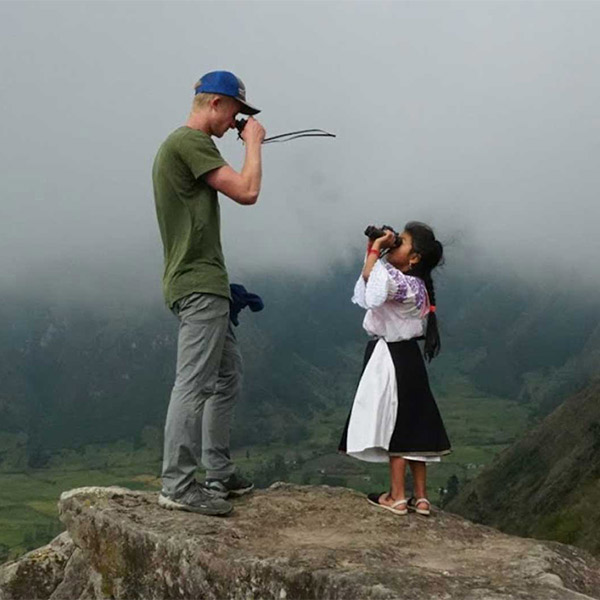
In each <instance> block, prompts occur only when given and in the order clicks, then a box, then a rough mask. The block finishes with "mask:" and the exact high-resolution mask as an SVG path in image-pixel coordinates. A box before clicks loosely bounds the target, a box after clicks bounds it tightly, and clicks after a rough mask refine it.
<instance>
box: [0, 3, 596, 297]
mask: <svg viewBox="0 0 600 600" xmlns="http://www.w3.org/2000/svg"><path fill="white" fill-rule="evenodd" d="M599 26H600V3H596V2H577V1H571V2H517V1H512V2H452V1H447V2H428V1H422V2H377V1H369V2H366V1H364V2H350V1H346V2H316V1H302V2H294V1H289V0H288V1H285V2H252V1H246V2H233V1H230V2H227V1H225V2H143V1H135V2H116V1H113V2H76V1H69V2H27V1H23V0H19V1H18V2H7V1H4V2H1V3H0V75H1V76H0V109H1V110H0V134H1V136H0V186H1V187H0V289H4V290H6V289H13V290H14V289H18V288H20V287H23V288H25V287H26V286H31V285H33V286H35V285H42V286H58V287H61V286H63V287H64V288H65V289H66V290H68V289H69V285H70V284H69V283H68V282H72V281H76V280H77V279H78V278H80V277H81V276H82V275H84V274H85V275H86V276H89V274H90V273H92V274H93V273H100V274H104V275H106V274H110V273H120V274H122V275H123V276H124V279H123V281H124V282H125V283H124V285H130V286H132V288H135V289H140V290H141V292H142V293H146V292H147V291H149V290H151V291H150V292H149V293H155V292H159V290H160V278H161V271H162V247H161V242H160V237H159V233H158V228H157V225H156V217H155V213H154V201H153V195H152V185H151V167H152V161H153V159H154V155H155V153H156V151H157V149H158V147H159V145H160V143H161V142H162V140H163V139H164V138H165V137H166V136H167V135H168V134H169V133H170V132H171V131H172V130H173V129H175V128H176V127H178V126H180V125H181V124H183V122H184V121H185V119H186V117H187V114H188V112H189V107H190V103H191V100H192V94H193V84H194V82H195V81H196V80H197V79H199V77H200V76H201V75H202V74H203V73H205V72H208V71H211V70H215V69H228V70H231V71H233V72H234V73H236V74H237V75H238V76H239V77H241V78H242V79H243V81H244V82H245V84H246V89H247V97H248V100H249V101H250V102H251V103H252V104H254V105H256V106H258V107H260V108H262V113H261V114H260V115H259V120H260V121H261V122H262V123H263V125H264V126H265V128H266V129H267V135H274V134H278V133H282V132H286V131H290V130H294V129H302V128H309V127H319V128H323V129H326V130H328V131H331V132H333V133H335V134H336V135H337V137H336V138H335V139H329V138H327V139H319V138H316V139H310V138H309V139H302V140H296V141H292V142H289V143H288V144H274V145H270V146H265V147H264V149H263V158H264V163H263V164H264V166H263V169H264V177H263V188H262V192H261V196H260V199H259V202H258V204H257V205H255V206H251V207H243V206H239V205H237V204H235V203H234V202H232V201H231V200H229V199H227V198H222V199H221V207H222V229H223V244H224V249H225V255H226V260H227V264H228V268H229V270H230V272H231V273H232V274H233V275H234V276H235V275H238V274H244V273H259V274H263V275H264V274H269V273H273V274H277V273H280V272H282V271H283V272H288V273H289V272H297V273H298V274H299V275H303V274H314V273H319V272H324V270H325V269H327V268H331V266H332V265H335V264H336V263H339V262H340V261H349V260H353V259H355V257H356V256H357V253H358V252H359V251H360V250H359V249H360V248H362V246H363V244H364V236H363V233H362V232H363V230H364V228H365V226H366V225H368V224H382V223H386V224H389V225H393V226H396V227H398V228H401V227H402V225H403V223H405V222H406V221H409V220H415V219H417V220H422V221H426V222H428V223H430V224H431V225H432V226H433V227H434V229H435V230H436V233H437V235H438V237H439V239H441V240H442V241H443V242H445V243H447V265H449V266H447V268H452V259H453V257H455V258H456V261H455V263H456V264H458V263H459V262H460V263H461V264H462V268H464V264H465V261H466V263H467V267H468V265H469V263H470V264H472V265H473V266H474V268H475V265H479V266H481V265H482V264H484V265H489V267H490V269H494V270H500V271H501V270H503V269H506V270H512V271H517V272H520V273H522V274H523V275H524V276H533V274H535V276H541V277H548V278H549V279H550V280H552V279H553V278H556V277H557V276H559V277H560V276H562V275H563V274H568V273H569V272H573V270H577V271H579V272H581V273H582V276H583V277H584V278H587V279H589V280H590V281H592V282H595V283H597V284H598V288H599V289H600V267H599V266H598V261H597V257H598V256H599V255H600V242H599V239H600V237H599V235H598V224H599V223H600V218H599V217H600V208H599V206H600V203H599V202H598V191H599V190H600V169H599V168H598V154H599V151H600V116H599V115H600V112H599V110H600V109H599V107H600V36H598V30H599ZM217 143H218V146H219V148H220V149H221V150H222V153H223V155H224V157H225V158H226V160H228V162H230V164H231V165H232V166H233V167H234V168H240V167H241V165H242V162H243V146H242V145H241V143H240V142H239V141H238V140H237V139H236V135H235V133H234V132H231V133H229V134H228V135H227V136H226V137H225V138H223V139H222V140H219V141H218V142H217ZM94 281H96V284H97V285H99V286H100V285H101V282H102V281H104V280H103V278H102V276H98V278H97V279H95V278H94V277H92V278H91V279H89V280H88V284H87V285H91V286H92V287H93V286H94V285H95V284H94ZM90 282H91V283H90ZM127 282H129V283H127Z"/></svg>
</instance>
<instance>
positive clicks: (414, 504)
mask: <svg viewBox="0 0 600 600" xmlns="http://www.w3.org/2000/svg"><path fill="white" fill-rule="evenodd" d="M421 502H425V503H426V504H427V508H418V505H419V504H421ZM408 508H409V509H410V510H414V511H415V512H416V513H417V514H419V515H424V516H426V517H428V516H429V515H430V514H431V502H429V500H427V498H415V497H414V496H413V497H412V498H410V499H409V500H408Z"/></svg>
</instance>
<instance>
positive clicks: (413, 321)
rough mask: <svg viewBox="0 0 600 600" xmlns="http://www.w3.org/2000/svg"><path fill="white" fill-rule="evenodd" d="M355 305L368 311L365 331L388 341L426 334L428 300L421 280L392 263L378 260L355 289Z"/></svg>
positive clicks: (364, 324) (397, 340)
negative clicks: (366, 277)
mask: <svg viewBox="0 0 600 600" xmlns="http://www.w3.org/2000/svg"><path fill="white" fill-rule="evenodd" d="M352 302H354V304H358V306H360V307H361V308H364V309H366V311H367V314H366V315H365V319H364V321H363V328H364V329H365V331H366V332H367V333H368V334H369V335H372V336H375V337H378V338H383V339H384V340H385V341H387V342H399V341H401V340H410V339H412V338H416V337H421V336H422V335H424V334H425V324H426V322H425V319H426V317H427V315H428V313H429V298H428V296H427V290H426V289H425V283H424V282H423V280H422V279H420V278H419V277H413V276H411V275H405V274H404V273H402V271H400V270H399V269H396V268H395V267H393V266H392V265H391V264H390V263H389V262H387V261H386V260H385V258H383V259H379V260H378V261H377V262H376V263H375V265H374V266H373V269H372V271H371V274H370V275H369V279H368V280H367V281H365V280H364V279H363V277H362V274H361V276H360V277H359V278H358V281H357V282H356V285H355V286H354V295H353V296H352Z"/></svg>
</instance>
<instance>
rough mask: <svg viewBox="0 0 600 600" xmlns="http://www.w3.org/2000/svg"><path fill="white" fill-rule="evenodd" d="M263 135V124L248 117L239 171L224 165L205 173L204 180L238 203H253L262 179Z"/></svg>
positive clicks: (243, 134) (256, 197) (256, 198)
mask: <svg viewBox="0 0 600 600" xmlns="http://www.w3.org/2000/svg"><path fill="white" fill-rule="evenodd" d="M264 137H265V130H264V128H263V126H262V125H261V124H260V123H259V122H258V121H257V120H256V119H253V118H252V117H251V118H249V119H248V122H247V123H246V126H245V127H244V130H243V132H242V139H243V140H244V142H245V143H246V157H245V159H244V166H243V167H242V170H241V172H240V173H238V172H236V171H234V170H233V169H232V168H231V167H230V166H229V165H225V166H223V167H219V168H218V169H214V170H212V171H209V172H208V173H206V174H205V175H204V181H206V183H208V185H210V187H212V188H214V189H215V190H217V191H218V192H221V193H222V194H225V195H226V196H228V197H229V198H231V199H232V200H234V201H235V202H237V203H238V204H255V203H256V201H257V200H258V194H259V193H260V184H261V180H262V157H261V147H262V146H261V145H262V141H263V139H264Z"/></svg>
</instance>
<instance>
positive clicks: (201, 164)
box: [179, 135, 227, 179]
mask: <svg viewBox="0 0 600 600" xmlns="http://www.w3.org/2000/svg"><path fill="white" fill-rule="evenodd" d="M179 154H180V156H181V160H183V162H184V163H185V164H186V165H187V166H188V167H189V169H190V171H191V172H192V174H193V175H194V177H195V178H196V179H198V177H201V176H202V175H204V174H205V173H208V172H209V171H212V170H213V169H218V168H219V167H223V166H225V165H226V164H227V162H226V161H225V160H224V159H223V157H222V156H221V153H220V152H219V150H218V148H217V147H216V146H215V143H214V142H213V141H212V139H211V138H210V136H208V135H186V136H184V137H183V138H182V139H181V141H180V142H179Z"/></svg>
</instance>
